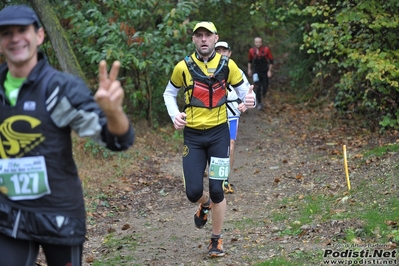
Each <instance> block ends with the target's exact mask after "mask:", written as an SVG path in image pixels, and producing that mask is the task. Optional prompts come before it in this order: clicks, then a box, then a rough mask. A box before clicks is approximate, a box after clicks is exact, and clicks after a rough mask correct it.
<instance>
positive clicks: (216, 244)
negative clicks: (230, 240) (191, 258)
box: [208, 238, 226, 257]
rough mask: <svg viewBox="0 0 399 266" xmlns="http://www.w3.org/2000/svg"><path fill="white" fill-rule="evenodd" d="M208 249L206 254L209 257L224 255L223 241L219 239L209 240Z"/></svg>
mask: <svg viewBox="0 0 399 266" xmlns="http://www.w3.org/2000/svg"><path fill="white" fill-rule="evenodd" d="M208 248H209V252H208V254H209V256H211V257H223V256H224V255H225V254H226V253H224V250H223V240H222V239H221V238H211V243H210V244H209V246H208Z"/></svg>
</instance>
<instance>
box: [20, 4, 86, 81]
mask: <svg viewBox="0 0 399 266" xmlns="http://www.w3.org/2000/svg"><path fill="white" fill-rule="evenodd" d="M28 2H29V3H30V4H31V5H32V7H33V9H34V10H35V12H36V14H37V15H38V17H39V18H40V21H41V22H42V26H43V27H44V29H45V32H46V34H47V35H48V37H49V39H50V42H51V45H52V47H53V49H54V52H55V55H56V56H57V59H58V62H59V64H60V66H61V69H62V70H63V71H64V72H67V73H69V74H72V75H75V76H79V77H81V78H82V79H83V80H86V79H85V77H84V75H83V71H82V69H81V67H80V65H79V62H78V60H77V58H76V56H75V54H74V52H73V50H72V48H71V46H70V44H69V41H68V39H67V37H66V35H65V32H64V29H63V28H62V26H61V24H60V22H59V20H58V18H57V16H56V14H55V13H54V8H53V7H52V6H51V4H50V2H49V1H48V0H28Z"/></svg>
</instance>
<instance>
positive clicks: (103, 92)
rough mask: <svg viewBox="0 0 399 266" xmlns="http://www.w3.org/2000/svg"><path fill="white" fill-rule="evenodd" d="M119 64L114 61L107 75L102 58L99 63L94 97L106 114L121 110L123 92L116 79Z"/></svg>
mask: <svg viewBox="0 0 399 266" xmlns="http://www.w3.org/2000/svg"><path fill="white" fill-rule="evenodd" d="M120 65H121V64H120V62H119V61H115V62H114V63H113V64H112V68H111V71H110V72H109V75H108V71H107V63H106V62H105V60H102V61H101V62H100V64H99V71H98V72H99V79H100V83H99V88H98V90H97V92H96V94H95V95H94V99H95V101H96V102H97V103H98V105H99V106H100V108H101V109H102V110H103V111H104V113H105V114H106V115H112V114H113V113H115V112H121V111H122V101H123V97H124V95H125V93H124V91H123V89H122V86H121V83H120V82H119V80H117V77H118V73H119V68H120Z"/></svg>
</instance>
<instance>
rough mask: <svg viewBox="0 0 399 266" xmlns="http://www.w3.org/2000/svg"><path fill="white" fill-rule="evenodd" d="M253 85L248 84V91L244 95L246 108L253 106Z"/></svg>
mask: <svg viewBox="0 0 399 266" xmlns="http://www.w3.org/2000/svg"><path fill="white" fill-rule="evenodd" d="M253 90H254V85H251V86H249V90H248V93H247V94H246V95H245V100H244V103H245V106H246V107H247V108H254V107H255V93H254V92H253Z"/></svg>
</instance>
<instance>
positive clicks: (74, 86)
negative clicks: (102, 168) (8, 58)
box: [0, 53, 134, 245]
mask: <svg viewBox="0 0 399 266" xmlns="http://www.w3.org/2000/svg"><path fill="white" fill-rule="evenodd" d="M38 58H39V62H38V64H37V65H36V66H35V68H34V69H33V70H32V71H31V73H30V74H29V76H28V78H27V79H26V80H25V82H24V83H23V85H22V87H21V89H20V91H19V94H18V99H17V103H16V105H15V106H10V104H9V102H8V100H7V98H6V97H5V94H4V88H3V84H4V80H5V77H6V73H7V71H8V68H7V65H6V64H3V65H1V66H0V142H1V143H0V158H1V159H0V163H1V166H0V233H3V234H6V235H8V236H11V237H15V238H19V239H26V240H33V241H37V242H44V243H50V244H60V245H76V244H81V243H83V242H84V239H85V233H86V228H85V208H84V200H83V192H82V187H81V182H80V179H79V176H78V173H77V168H76V165H75V162H74V160H73V154H72V140H71V131H75V132H76V133H77V134H78V135H79V136H81V137H91V138H93V139H94V140H95V141H97V142H98V143H100V144H102V145H103V146H105V147H107V148H109V149H110V150H113V151H121V150H126V149H127V148H129V147H130V146H131V145H132V144H133V141H134V132H133V128H132V127H130V130H129V131H128V132H127V133H126V134H125V135H123V136H115V135H112V134H111V133H110V132H109V131H108V130H107V125H106V123H107V121H106V117H105V115H104V113H103V112H102V111H101V109H100V108H99V106H98V105H97V103H96V102H95V101H94V99H93V95H92V94H91V92H90V90H89V88H88V87H87V86H86V85H85V83H84V82H83V80H81V79H80V78H77V77H74V76H72V75H69V74H66V73H63V72H60V71H57V70H55V69H54V68H52V67H51V66H50V65H49V64H48V62H47V60H46V58H45V57H44V55H43V54H42V53H39V54H38ZM21 157H24V158H28V157H29V158H32V157H34V158H38V157H44V161H45V168H46V170H47V176H48V181H47V183H48V187H47V190H46V191H45V192H43V193H44V194H40V195H39V194H37V195H33V193H32V191H33V188H32V182H33V181H32V180H31V179H29V178H26V180H25V179H24V177H26V175H23V177H21V175H22V174H20V176H18V177H19V179H18V180H20V181H21V182H20V184H19V183H18V182H15V180H17V179H15V178H14V179H11V178H10V174H9V175H7V174H5V171H9V172H12V171H13V170H10V169H11V166H9V164H7V162H8V161H10V160H8V159H11V158H13V159H14V158H21ZM17 162H18V161H17ZM3 168H6V169H7V170H4V169H3ZM2 171H3V172H2ZM2 174H3V178H2ZM7 176H8V178H6V177H7ZM10 180H14V182H11V181H10ZM7 181H8V185H7ZM24 182H25V183H24ZM15 186H20V187H19V188H18V190H15V191H14V187H15ZM24 186H25V191H27V194H24V192H23V191H24V190H23V189H21V188H23V187H24ZM7 191H8V193H9V194H7ZM10 191H13V192H10ZM16 191H17V192H16Z"/></svg>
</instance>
